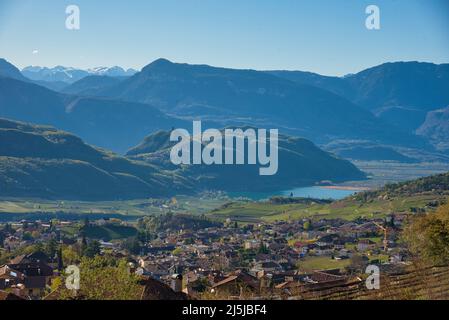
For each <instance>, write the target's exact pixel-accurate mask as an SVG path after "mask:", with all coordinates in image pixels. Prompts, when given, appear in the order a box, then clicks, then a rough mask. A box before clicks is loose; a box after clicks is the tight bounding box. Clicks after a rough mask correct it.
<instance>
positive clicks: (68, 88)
mask: <svg viewBox="0 0 449 320" xmlns="http://www.w3.org/2000/svg"><path fill="white" fill-rule="evenodd" d="M448 66H449V65H448V64H441V65H435V64H431V63H418V62H397V63H386V64H383V65H380V66H377V67H373V68H370V69H367V70H364V71H362V72H360V73H357V74H354V75H349V76H346V77H341V78H340V77H327V76H321V75H318V74H314V73H309V72H301V71H255V70H235V69H226V68H216V67H211V66H207V65H189V64H180V63H173V62H170V61H168V60H166V59H158V60H156V61H154V62H152V63H150V64H149V65H147V66H146V67H144V68H143V69H142V71H141V72H137V73H135V74H134V75H132V76H116V75H117V73H112V74H113V75H114V76H110V75H107V74H108V73H107V72H106V71H105V70H103V69H101V70H93V71H92V70H91V73H96V74H95V75H91V74H88V73H87V71H84V72H85V73H84V75H85V76H84V77H82V76H81V75H77V76H72V78H71V79H72V80H74V79H76V78H77V77H78V78H80V79H79V80H77V81H74V82H73V83H71V84H67V83H65V82H64V84H65V85H64V87H61V88H59V89H58V88H56V87H59V84H60V81H53V82H52V81H45V80H39V81H36V80H29V79H27V78H25V77H24V76H23V75H22V74H21V73H20V71H19V70H18V69H17V68H15V67H14V66H13V65H11V64H9V63H7V62H6V61H4V60H3V61H2V62H0V77H1V76H2V75H3V78H2V79H1V80H0V81H1V85H0V97H1V98H2V100H0V116H3V117H8V118H12V119H16V120H23V121H31V122H35V123H45V124H51V125H54V126H57V127H59V128H61V129H64V130H68V131H71V132H74V133H75V134H77V135H79V136H80V137H81V138H83V139H85V140H86V141H88V142H89V143H92V144H95V145H99V146H102V147H105V148H108V149H111V150H114V151H116V152H124V151H125V150H127V149H128V148H130V147H131V146H132V145H135V144H136V143H138V141H140V140H141V139H143V137H144V136H146V135H148V134H150V133H152V132H154V131H156V130H159V129H162V130H167V129H169V128H171V127H177V126H183V127H185V126H187V127H190V125H188V123H187V122H186V121H191V120H192V119H201V120H203V122H205V123H206V126H214V127H217V128H219V127H225V126H228V125H231V126H245V125H249V126H258V127H264V128H279V129H280V131H281V133H285V134H290V135H294V136H302V137H305V138H306V139H309V140H312V141H313V142H314V143H317V144H319V145H320V146H327V145H328V144H330V143H333V144H334V146H333V147H335V141H342V142H343V143H344V145H345V148H346V151H345V152H349V153H346V154H351V155H352V156H357V155H360V156H361V157H362V158H363V159H365V158H366V157H369V155H370V154H372V155H376V156H379V154H376V152H373V150H374V151H375V150H379V149H376V148H378V147H386V148H387V149H389V150H393V151H395V152H397V153H399V154H398V155H393V154H392V153H391V152H389V151H385V152H382V153H380V155H385V157H389V158H391V157H393V158H397V159H401V154H400V150H399V148H402V147H406V148H415V149H416V150H421V151H425V152H434V151H435V149H434V148H437V149H438V150H439V151H440V152H449V147H447V145H446V144H444V143H441V142H442V141H439V139H441V137H443V135H441V134H438V135H436V134H430V133H428V132H430V131H429V130H430V129H431V128H430V127H431V126H433V125H437V124H436V123H437V122H436V121H434V120H432V121H430V120H429V121H427V124H426V125H425V127H426V130H425V131H424V130H423V129H420V128H421V127H422V126H423V125H424V122H425V121H426V119H428V117H429V116H431V114H430V113H431V112H434V111H435V110H439V109H441V108H445V107H446V106H448V105H449V93H448V92H449V90H448V89H449V76H448V74H449V73H448V69H449V68H448ZM44 69H45V68H39V70H44ZM62 69H63V70H66V71H67V69H70V68H62ZM120 72H121V71H120ZM120 72H119V73H120ZM86 74H87V75H86ZM98 74H101V75H98ZM13 79H15V80H13ZM42 86H45V87H47V88H51V89H52V90H44V88H42ZM431 119H433V118H431ZM440 127H441V125H440ZM418 129H420V130H419V134H417V133H418V131H417V130H418ZM438 130H439V131H438V132H441V130H440V129H438ZM350 141H354V143H355V145H356V146H357V147H360V141H363V144H364V148H365V147H366V143H369V144H370V145H369V146H368V147H369V149H367V150H365V149H363V150H362V149H358V150H356V151H357V152H352V153H351V152H350V150H347V148H348V142H350ZM349 148H350V147H349ZM333 150H341V148H334V149H333ZM381 157H383V156H381ZM375 158H377V157H375ZM402 159H403V158H402Z"/></svg>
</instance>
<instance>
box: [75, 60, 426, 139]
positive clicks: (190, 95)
mask: <svg viewBox="0 0 449 320" xmlns="http://www.w3.org/2000/svg"><path fill="white" fill-rule="evenodd" d="M99 82H101V79H97V81H96V82H95V84H94V86H95V88H99V89H98V90H96V89H92V88H88V87H87V86H86V85H85V83H84V85H83V86H81V89H80V91H76V90H71V89H73V88H70V87H69V88H68V89H67V90H71V91H70V92H71V93H75V94H79V93H83V92H85V93H86V92H87V93H88V94H89V95H90V96H97V97H108V98H110V99H119V100H126V101H133V102H139V103H148V104H151V105H154V106H155V107H157V108H159V109H160V110H162V111H164V112H166V113H168V114H170V115H173V116H177V117H182V118H185V119H191V118H195V119H202V120H211V119H212V120H214V121H221V122H222V124H223V126H225V125H236V124H240V125H259V126H265V127H267V126H271V127H276V128H282V130H283V131H284V132H287V133H291V134H294V135H300V136H304V137H306V138H309V139H312V140H313V141H315V142H317V143H323V142H327V141H329V140H331V139H334V138H336V137H339V138H352V139H353V138H358V139H370V140H373V141H383V142H386V141H388V142H389V143H392V144H409V145H415V146H416V145H417V144H418V145H420V146H424V143H423V141H422V140H421V139H419V138H417V137H416V136H414V135H412V134H409V133H406V132H404V131H403V130H401V129H398V128H396V127H395V126H392V125H390V124H388V123H386V122H384V121H383V120H381V119H379V118H376V117H375V116H374V115H373V114H372V113H371V112H370V111H368V110H365V109H363V108H360V107H359V106H357V105H356V104H354V103H352V102H350V101H349V100H347V99H346V98H343V97H341V96H338V95H336V94H334V93H332V92H330V91H327V90H323V89H321V88H318V87H316V86H312V85H308V84H298V83H295V82H292V81H290V80H286V79H283V78H280V77H277V76H273V75H270V74H268V73H266V72H260V71H254V70H233V69H225V68H215V67H210V66H205V65H188V64H178V63H172V62H170V61H168V60H165V59H159V60H156V61H154V62H153V63H151V64H149V65H148V66H146V67H145V68H143V69H142V71H141V72H139V73H137V74H135V75H134V76H132V77H130V78H128V79H125V80H124V81H120V82H117V83H112V84H111V85H101V84H100V83H99Z"/></svg>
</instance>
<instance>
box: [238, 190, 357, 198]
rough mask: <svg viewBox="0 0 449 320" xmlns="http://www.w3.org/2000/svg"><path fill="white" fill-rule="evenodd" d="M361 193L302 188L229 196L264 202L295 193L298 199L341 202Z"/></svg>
mask: <svg viewBox="0 0 449 320" xmlns="http://www.w3.org/2000/svg"><path fill="white" fill-rule="evenodd" d="M360 191H361V190H360V189H357V188H354V189H349V188H344V189H338V188H330V187H301V188H294V189H290V190H285V191H279V192H229V196H230V197H232V198H237V197H244V198H249V199H252V200H263V199H269V198H271V197H272V196H285V197H289V196H290V195H291V194H292V193H293V196H294V197H298V198H314V199H333V200H340V199H343V198H346V197H347V196H350V195H352V194H354V193H356V192H360Z"/></svg>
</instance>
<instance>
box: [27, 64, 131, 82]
mask: <svg viewBox="0 0 449 320" xmlns="http://www.w3.org/2000/svg"><path fill="white" fill-rule="evenodd" d="M136 73H137V70H134V69H127V70H124V69H123V68H121V67H117V66H115V67H98V68H92V69H87V70H82V69H76V68H70V67H63V66H57V67H54V68H46V67H34V66H29V67H26V68H23V69H22V74H23V75H24V76H25V77H27V78H28V79H31V80H35V81H46V82H59V81H61V82H65V83H74V82H76V81H78V80H81V79H82V78H85V77H87V76H93V75H95V76H108V77H130V76H132V75H134V74H136Z"/></svg>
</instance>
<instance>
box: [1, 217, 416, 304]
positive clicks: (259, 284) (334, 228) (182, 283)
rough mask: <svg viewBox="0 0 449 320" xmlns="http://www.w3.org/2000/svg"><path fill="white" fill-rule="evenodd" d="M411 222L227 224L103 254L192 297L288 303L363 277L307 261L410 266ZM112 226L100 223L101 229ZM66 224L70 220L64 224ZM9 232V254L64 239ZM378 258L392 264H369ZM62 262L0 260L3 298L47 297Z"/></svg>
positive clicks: (38, 231)
mask: <svg viewBox="0 0 449 320" xmlns="http://www.w3.org/2000/svg"><path fill="white" fill-rule="evenodd" d="M404 218H405V216H403V215H400V214H397V215H394V216H393V215H391V216H389V217H388V218H387V219H359V220H356V221H346V220H342V219H322V220H314V221H310V220H298V221H293V222H274V223H262V224H253V225H252V224H247V225H245V226H241V227H239V226H237V225H235V224H234V223H232V221H228V222H227V223H225V224H224V225H223V226H215V227H210V228H204V229H200V230H165V231H163V232H159V233H158V234H157V237H155V238H154V239H153V240H149V241H147V242H146V243H143V244H142V246H141V250H140V251H141V252H140V254H137V255H136V254H132V253H130V252H128V251H127V250H126V248H125V245H124V243H125V240H114V241H110V242H106V241H101V242H100V244H101V248H102V250H103V252H106V251H107V252H108V253H109V254H112V255H113V256H116V257H118V258H125V259H128V261H129V262H130V264H129V265H130V270H131V271H132V272H135V273H137V274H138V275H140V276H141V277H142V278H145V279H148V281H150V280H149V279H151V281H153V282H154V283H158V285H163V286H166V288H168V287H171V289H169V290H171V291H170V292H173V293H174V294H180V293H182V292H183V293H184V294H185V295H184V296H186V297H191V298H206V299H207V298H214V297H215V298H216V297H223V298H267V297H270V298H272V297H282V298H285V297H294V296H295V295H296V294H297V293H298V292H301V291H304V290H309V289H310V288H317V287H323V286H324V287H326V286H337V285H340V284H342V283H347V282H348V281H354V279H359V280H360V277H358V275H357V274H354V273H353V272H350V271H348V270H341V269H329V268H328V269H325V270H304V269H303V268H302V263H303V262H304V261H307V260H308V259H310V258H314V257H328V258H329V259H333V260H345V259H349V260H348V261H350V259H351V258H352V257H354V256H355V255H357V256H359V257H363V258H365V260H366V262H367V263H368V262H369V261H370V260H371V263H378V264H380V263H383V264H385V265H389V266H390V267H391V266H401V265H403V264H404V263H405V260H406V258H407V257H406V253H405V250H404V249H403V248H401V247H400V245H398V242H397V236H398V230H400V229H401V226H402V223H403V220H404ZM25 223H26V228H25V227H24V224H25ZM107 223H108V221H104V220H101V221H98V225H104V224H107ZM63 224H65V225H63ZM67 225H70V222H65V223H61V225H60V226H59V227H61V226H67ZM10 228H13V229H14V232H11V233H7V232H6V231H5V230H6V229H7V228H5V227H4V226H3V228H2V226H0V230H3V231H2V232H3V234H2V238H1V239H0V240H2V241H1V242H0V250H3V252H6V251H7V252H13V251H14V250H16V249H18V248H20V247H23V246H26V245H30V244H33V243H35V242H45V241H48V240H50V239H55V238H58V232H57V228H51V225H50V224H48V223H42V222H35V223H32V224H31V226H30V223H28V222H21V223H18V224H16V225H14V226H10ZM55 230H56V231H55ZM376 239H377V241H374V240H376ZM379 239H380V241H379ZM77 240H79V239H72V241H77ZM58 241H62V240H60V239H58ZM379 254H382V256H384V257H386V259H384V261H372V259H370V257H372V256H378V255H379ZM59 258H60V257H59ZM61 259H62V258H61ZM61 259H58V257H57V256H56V257H47V256H45V254H43V253H42V252H35V253H31V254H28V255H19V256H17V257H14V258H13V259H12V260H10V261H8V262H6V263H4V264H3V265H2V264H1V263H0V298H3V299H10V298H24V299H39V298H42V297H43V296H44V294H45V292H47V293H48V290H49V287H50V285H51V280H52V278H53V277H54V276H55V275H56V274H57V270H61V266H60V265H58V261H59V263H60V261H61ZM360 281H361V280H360ZM169 290H168V289H167V292H169Z"/></svg>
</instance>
